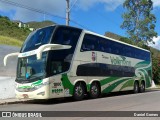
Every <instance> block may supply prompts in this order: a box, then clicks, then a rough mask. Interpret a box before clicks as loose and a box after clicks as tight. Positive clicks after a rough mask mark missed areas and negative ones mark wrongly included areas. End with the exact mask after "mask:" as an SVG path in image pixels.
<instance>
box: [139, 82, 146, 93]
mask: <svg viewBox="0 0 160 120" xmlns="http://www.w3.org/2000/svg"><path fill="white" fill-rule="evenodd" d="M139 92H140V93H142V92H145V83H144V82H143V81H142V83H141V85H140V88H139Z"/></svg>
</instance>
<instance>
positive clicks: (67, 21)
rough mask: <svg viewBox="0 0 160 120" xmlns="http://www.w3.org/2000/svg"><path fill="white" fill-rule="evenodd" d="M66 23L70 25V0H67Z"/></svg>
mask: <svg viewBox="0 0 160 120" xmlns="http://www.w3.org/2000/svg"><path fill="white" fill-rule="evenodd" d="M66 2H67V3H66V25H67V26H69V21H70V18H69V15H70V9H69V0H66Z"/></svg>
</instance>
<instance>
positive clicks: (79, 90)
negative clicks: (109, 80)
mask: <svg viewBox="0 0 160 120" xmlns="http://www.w3.org/2000/svg"><path fill="white" fill-rule="evenodd" d="M84 93H85V88H84V85H83V84H82V83H81V82H79V83H76V85H75V87H74V94H73V98H74V99H75V100H82V99H83V98H84Z"/></svg>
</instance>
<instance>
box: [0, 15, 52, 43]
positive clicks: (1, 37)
mask: <svg viewBox="0 0 160 120" xmlns="http://www.w3.org/2000/svg"><path fill="white" fill-rule="evenodd" d="M26 24H29V26H30V27H31V28H34V29H37V28H41V27H45V26H49V25H53V24H55V23H54V22H52V21H42V22H28V23H26ZM30 32H31V31H30V30H29V28H24V27H22V28H19V27H18V25H17V24H16V23H14V22H12V21H11V20H10V19H9V18H8V17H4V16H1V15H0V44H6V45H13V46H21V45H22V43H23V42H24V40H25V39H26V38H27V36H28V35H29V33H30Z"/></svg>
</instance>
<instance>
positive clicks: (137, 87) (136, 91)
mask: <svg viewBox="0 0 160 120" xmlns="http://www.w3.org/2000/svg"><path fill="white" fill-rule="evenodd" d="M138 92H139V85H138V82H135V83H134V88H133V93H138Z"/></svg>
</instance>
